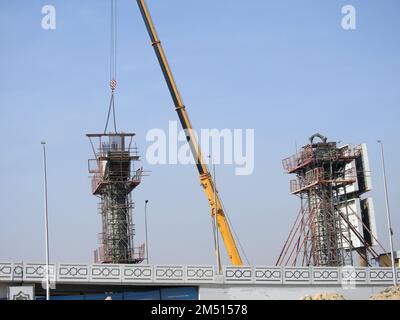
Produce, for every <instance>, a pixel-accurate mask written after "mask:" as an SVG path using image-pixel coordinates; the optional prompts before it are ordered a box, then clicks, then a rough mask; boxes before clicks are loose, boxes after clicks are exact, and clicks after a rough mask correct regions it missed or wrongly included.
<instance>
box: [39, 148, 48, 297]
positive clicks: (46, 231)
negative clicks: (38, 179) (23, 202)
mask: <svg viewBox="0 0 400 320" xmlns="http://www.w3.org/2000/svg"><path fill="white" fill-rule="evenodd" d="M41 144H42V147H43V183H44V228H45V246H46V300H50V270H49V225H48V218H49V213H48V205H47V160H46V142H45V141H42V142H41Z"/></svg>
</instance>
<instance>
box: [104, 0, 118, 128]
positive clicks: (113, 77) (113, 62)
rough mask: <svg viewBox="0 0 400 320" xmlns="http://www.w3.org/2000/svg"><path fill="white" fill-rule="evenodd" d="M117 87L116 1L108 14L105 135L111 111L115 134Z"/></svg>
mask: <svg viewBox="0 0 400 320" xmlns="http://www.w3.org/2000/svg"><path fill="white" fill-rule="evenodd" d="M116 87H117V0H111V13H110V89H111V98H110V104H109V107H108V114H107V121H106V125H105V127H104V133H107V127H108V122H109V120H110V115H111V111H112V114H113V122H114V132H115V133H117V123H116V120H115V105H114V92H115V88H116Z"/></svg>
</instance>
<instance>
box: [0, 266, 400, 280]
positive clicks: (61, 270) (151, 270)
mask: <svg viewBox="0 0 400 320" xmlns="http://www.w3.org/2000/svg"><path fill="white" fill-rule="evenodd" d="M45 270H46V268H45V264H40V263H12V262H3V263H1V262H0V282H10V283H11V282H19V283H22V282H29V283H37V282H42V281H43V279H44V277H45V274H46V273H45ZM396 271H397V275H398V279H399V278H400V270H399V269H398V270H396ZM50 276H51V280H52V281H55V282H58V283H98V284H101V283H125V284H139V283H158V284H163V283H165V284H168V283H174V284H185V283H190V284H201V283H211V284H217V283H225V284H256V285H257V284H266V285H269V284H271V285H279V284H286V285H288V284H290V285H325V284H332V285H341V284H342V285H347V284H354V285H367V284H368V285H390V284H391V283H392V282H393V270H392V269H391V268H376V267H371V268H359V267H356V268H353V267H342V268H335V267H267V266H265V267H263V266H255V267H250V266H244V267H234V266H226V267H224V268H223V271H222V274H221V275H217V274H216V272H215V268H214V267H213V266H196V265H187V266H184V265H135V264H79V263H70V264H68V263H57V264H51V265H50ZM399 284H400V281H399Z"/></svg>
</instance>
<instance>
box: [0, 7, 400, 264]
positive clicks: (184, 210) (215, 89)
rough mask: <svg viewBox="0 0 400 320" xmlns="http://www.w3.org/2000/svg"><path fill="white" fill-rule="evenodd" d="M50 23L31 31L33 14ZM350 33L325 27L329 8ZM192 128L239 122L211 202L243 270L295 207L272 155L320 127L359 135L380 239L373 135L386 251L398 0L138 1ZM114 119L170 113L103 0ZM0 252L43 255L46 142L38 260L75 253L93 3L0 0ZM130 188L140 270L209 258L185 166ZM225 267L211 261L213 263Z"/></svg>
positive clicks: (158, 119) (90, 104)
mask: <svg viewBox="0 0 400 320" xmlns="http://www.w3.org/2000/svg"><path fill="white" fill-rule="evenodd" d="M46 4H52V5H54V6H55V8H56V10H57V29H56V30H50V31H46V30H43V29H42V28H41V19H42V14H41V8H42V6H44V5H46ZM346 4H352V5H353V6H354V7H355V8H356V10H357V29H356V30H354V31H345V30H343V29H342V27H341V18H342V14H341V8H342V6H343V5H346ZM148 5H149V8H150V10H151V12H152V16H153V19H154V21H155V24H156V27H157V29H158V34H159V36H160V38H161V40H162V42H163V45H164V49H165V51H166V54H167V56H168V58H169V61H170V65H171V67H172V70H173V73H174V75H175V78H176V81H177V83H178V86H179V88H180V91H181V93H182V96H183V99H184V101H185V104H186V106H187V110H188V113H189V116H190V119H191V121H192V124H193V126H194V127H195V128H219V129H223V128H243V129H245V128H254V129H255V171H254V173H253V174H252V175H250V176H241V177H238V176H235V174H234V167H233V166H230V165H226V166H224V165H220V166H218V168H217V175H218V184H219V189H220V193H221V196H222V198H223V201H224V204H225V206H226V208H227V210H228V211H229V213H230V217H231V220H232V222H233V223H234V226H235V229H236V231H237V233H238V235H239V237H240V240H241V242H242V244H243V246H244V248H245V251H246V254H247V256H248V257H249V260H250V262H251V263H252V264H274V263H275V260H276V258H277V256H278V253H279V251H280V249H281V246H282V245H283V242H284V240H285V239H286V236H287V234H288V232H289V229H290V227H291V224H292V223H293V221H294V219H295V217H296V214H297V211H298V209H299V202H298V201H297V199H296V197H294V196H291V195H290V193H289V189H288V181H289V176H288V175H285V174H284V173H283V169H282V166H281V159H283V158H285V157H286V156H289V155H291V154H292V153H293V152H294V149H295V145H296V144H297V145H298V146H300V145H303V144H305V143H307V138H308V137H309V136H310V135H311V134H313V133H315V132H320V133H322V134H323V135H325V136H327V137H328V138H330V139H332V140H341V141H343V142H345V143H352V144H358V143H363V142H365V143H367V144H368V149H369V153H370V161H371V169H372V179H373V186H374V190H373V191H372V192H371V196H373V197H374V200H375V210H376V215H377V223H378V232H379V236H380V240H381V241H382V242H383V243H384V244H385V245H386V246H387V247H388V241H387V229H386V227H385V226H386V225H385V211H384V210H385V206H384V198H383V188H382V186H383V182H382V178H381V169H380V158H379V148H378V145H377V143H376V140H377V139H378V138H380V139H383V140H384V142H385V148H386V155H387V171H388V179H389V181H388V182H389V193H390V194H389V195H390V201H391V209H392V217H393V225H394V231H395V244H396V247H397V248H399V247H400V236H399V233H400V216H399V209H400V197H398V190H399V187H400V185H399V181H400V169H399V168H400V167H399V166H398V164H397V162H398V159H399V158H400V152H399V149H398V148H399V143H398V137H399V133H400V127H399V116H400V111H399V102H400V90H399V85H400V62H399V58H398V57H399V56H400V45H399V41H398V39H399V32H400V20H399V19H398V12H399V9H400V3H399V2H398V1H396V0H393V1H390V0H385V1H378V0H371V1H356V0H350V1H339V0H338V1H336V0H332V1H322V0H321V1H317V0H301V1H298V0H291V1H289V0H280V1H270V0H251V1H247V2H243V1H235V0H230V1H228V0H224V1H223V0H220V1H211V0H204V1H183V0H170V1H160V0H148ZM118 6H119V34H118V88H117V96H116V108H117V118H118V119H117V120H118V126H119V128H121V129H122V130H124V131H134V132H136V133H137V144H138V147H139V148H140V150H141V152H142V154H144V153H145V150H146V148H147V147H148V142H146V141H145V136H146V133H147V132H148V130H150V129H152V128H164V129H166V128H168V121H170V120H175V119H176V114H175V111H174V108H173V105H172V102H171V99H170V97H169V93H168V91H167V88H166V85H165V83H164V80H163V78H162V75H161V71H160V69H159V66H158V63H157V61H156V58H155V56H154V53H153V51H152V48H151V47H150V45H149V40H148V36H147V33H146V30H145V28H144V25H143V22H142V19H141V16H140V14H139V11H138V8H137V6H136V3H135V1H133V0H119V5H118ZM0 7H1V10H0V38H1V40H2V48H1V50H0V68H1V73H0V88H1V89H0V136H1V138H2V151H1V157H0V173H1V177H2V178H1V179H0V199H1V201H0V243H1V245H0V258H1V259H3V260H14V261H21V260H25V261H43V260H44V249H43V244H44V236H43V205H42V202H43V201H42V198H43V195H42V163H41V161H42V158H41V155H42V154H41V146H40V141H41V140H46V141H47V143H48V166H49V210H50V240H51V259H52V260H54V261H59V262H75V261H77V262H86V261H87V262H90V261H92V251H93V249H94V248H95V247H97V233H98V232H100V216H99V215H98V213H97V204H96V203H97V199H96V198H95V197H94V196H92V195H91V192H90V180H89V178H88V173H87V159H88V158H90V157H91V156H92V154H91V148H90V144H89V141H88V140H87V138H86V137H85V134H86V133H89V132H100V131H101V130H102V129H103V127H104V122H105V119H106V115H107V104H108V100H109V88H108V77H109V1H106V0H86V1H78V0H68V1H65V0H64V1H62V0H46V1H39V0H31V1H23V0H15V1H1V4H0ZM142 164H143V166H144V167H145V169H147V170H150V171H151V175H150V176H149V177H146V178H145V180H144V181H143V183H142V185H141V186H140V187H139V188H138V189H137V190H136V191H135V193H134V200H135V201H136V210H135V215H134V219H135V222H136V229H137V230H136V234H137V243H139V242H142V241H143V239H144V232H143V231H144V226H143V204H144V200H145V199H149V241H150V262H152V263H198V264H211V263H213V262H214V257H213V249H212V235H211V226H210V216H209V206H208V203H207V200H206V198H205V196H204V194H203V190H202V188H201V187H200V185H199V180H198V176H197V171H196V169H195V167H193V166H181V165H164V166H152V165H149V164H147V163H146V161H145V159H144V161H142ZM225 262H226V260H225Z"/></svg>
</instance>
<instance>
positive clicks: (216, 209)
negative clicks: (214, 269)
mask: <svg viewBox="0 0 400 320" xmlns="http://www.w3.org/2000/svg"><path fill="white" fill-rule="evenodd" d="M137 3H138V6H139V9H140V12H141V14H142V17H143V20H144V23H145V25H146V28H147V31H148V33H149V36H150V40H151V45H152V46H153V48H154V51H155V53H156V56H157V59H158V62H159V63H160V67H161V70H162V72H163V74H164V78H165V81H166V82H167V86H168V89H169V92H170V94H171V97H172V100H173V102H174V105H175V110H176V112H177V113H178V117H179V121H180V123H181V125H182V128H183V129H184V130H185V133H186V140H187V142H188V143H189V146H190V149H191V151H192V155H193V157H194V160H195V163H196V166H197V170H198V171H199V174H200V182H201V185H202V186H203V188H204V191H205V193H206V196H207V199H208V201H209V203H210V206H211V214H212V215H213V217H215V214H217V219H216V220H217V224H218V229H219V231H220V233H221V236H222V239H223V241H224V244H225V247H226V250H227V252H228V255H229V258H230V260H231V263H232V264H233V265H235V266H241V265H242V264H243V263H242V259H241V257H240V254H239V251H238V248H237V246H236V243H235V240H234V238H233V235H232V232H231V230H230V227H229V223H228V220H227V217H226V215H225V212H224V210H223V207H222V204H221V201H220V198H219V195H218V193H216V195H215V194H214V182H213V179H212V176H211V175H210V173H209V172H208V169H207V166H206V165H205V163H204V160H203V157H202V154H201V151H200V147H199V145H198V143H197V140H196V137H195V135H194V132H193V129H192V126H191V124H190V121H189V117H188V115H187V112H186V109H185V105H184V104H183V102H182V98H181V96H180V94H179V91H178V87H177V85H176V83H175V80H174V77H173V75H172V72H171V69H170V67H169V65H168V61H167V58H166V56H165V53H164V50H163V48H162V46H161V42H160V39H159V38H158V36H157V33H156V30H155V27H154V24H153V22H152V20H151V17H150V13H149V10H148V8H147V5H146V2H145V0H137ZM214 198H215V200H214Z"/></svg>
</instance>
